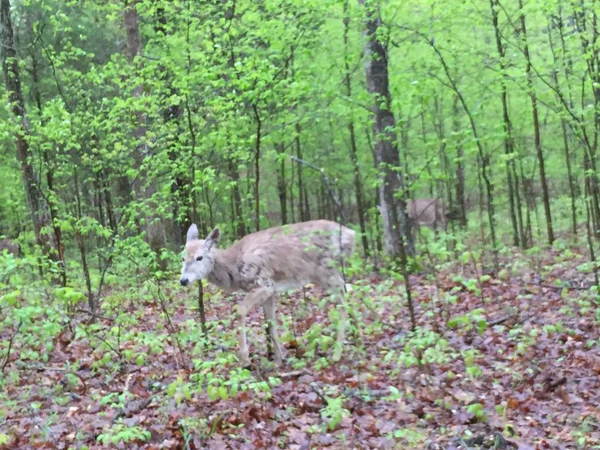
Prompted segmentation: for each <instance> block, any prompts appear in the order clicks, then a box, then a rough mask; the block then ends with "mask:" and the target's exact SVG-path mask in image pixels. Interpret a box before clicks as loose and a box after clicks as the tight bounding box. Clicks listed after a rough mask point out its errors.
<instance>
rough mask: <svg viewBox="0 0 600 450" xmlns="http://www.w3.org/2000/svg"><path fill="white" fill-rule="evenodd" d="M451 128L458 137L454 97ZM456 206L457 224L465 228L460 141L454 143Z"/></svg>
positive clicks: (462, 155)
mask: <svg viewBox="0 0 600 450" xmlns="http://www.w3.org/2000/svg"><path fill="white" fill-rule="evenodd" d="M452 111H453V114H452V128H453V130H454V132H455V133H456V134H457V135H458V134H459V133H458V132H459V131H460V118H459V115H458V112H459V111H458V96H457V95H455V96H454V102H453V106H452ZM456 204H457V205H458V214H459V223H460V226H461V227H462V228H466V227H467V211H466V201H465V151H464V148H463V145H462V139H461V138H460V137H459V141H458V142H457V143H456Z"/></svg>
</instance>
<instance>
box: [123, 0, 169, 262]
mask: <svg viewBox="0 0 600 450" xmlns="http://www.w3.org/2000/svg"><path fill="white" fill-rule="evenodd" d="M137 2H138V0H133V1H131V2H129V3H128V4H127V5H126V6H125V14H124V26H125V31H126V34H127V58H128V60H129V62H130V63H131V64H137V62H136V57H139V56H141V54H142V48H143V47H142V38H141V35H140V29H139V17H138V13H137V9H136V4H137ZM143 91H144V87H143V86H142V85H139V86H136V87H135V88H134V89H133V96H134V98H136V99H139V98H141V97H142V96H143ZM135 116H136V120H137V124H136V127H135V130H134V137H135V139H136V141H137V142H136V149H135V153H134V159H135V162H136V169H137V170H138V171H141V170H144V168H143V162H144V159H145V153H146V152H147V146H146V145H144V144H143V143H142V142H141V141H142V139H143V138H144V136H145V134H146V128H145V127H144V122H145V120H146V115H145V113H144V112H143V110H142V109H141V108H139V107H138V108H137V109H136V111H135ZM138 178H142V179H143V178H144V177H138ZM134 188H135V190H136V191H137V192H138V193H139V195H141V197H142V198H143V199H144V200H146V201H147V202H148V203H147V206H148V208H150V209H154V206H155V205H154V204H153V201H151V200H150V199H151V198H152V196H153V195H154V194H155V193H156V192H158V186H157V183H156V180H150V181H149V182H148V183H144V182H141V181H138V182H136V183H135V184H134ZM146 239H147V241H148V245H149V246H150V248H151V249H152V251H153V252H154V253H155V255H156V261H157V263H158V265H159V267H160V268H161V269H162V270H165V269H166V261H164V260H163V259H162V258H160V254H161V251H162V249H164V248H165V247H166V232H165V224H164V222H163V221H162V220H161V219H158V218H157V219H154V220H152V219H151V218H150V217H148V219H147V229H146Z"/></svg>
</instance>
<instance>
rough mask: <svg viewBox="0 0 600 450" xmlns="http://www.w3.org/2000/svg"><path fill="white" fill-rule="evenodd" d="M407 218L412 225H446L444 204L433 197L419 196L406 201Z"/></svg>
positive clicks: (434, 226)
mask: <svg viewBox="0 0 600 450" xmlns="http://www.w3.org/2000/svg"><path fill="white" fill-rule="evenodd" d="M406 209H407V210H408V218H409V219H410V221H411V225H412V227H414V226H415V225H419V226H427V227H430V228H436V227H438V226H440V227H442V228H444V227H445V226H446V217H445V215H444V205H443V203H442V202H441V201H440V200H437V199H435V198H419V199H415V200H409V201H408V202H407V203H406Z"/></svg>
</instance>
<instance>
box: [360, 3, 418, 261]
mask: <svg viewBox="0 0 600 450" xmlns="http://www.w3.org/2000/svg"><path fill="white" fill-rule="evenodd" d="M359 3H360V4H361V5H363V6H364V7H365V9H366V12H367V19H366V24H365V25H366V30H365V34H366V43H365V49H364V50H365V72H366V78H367V88H368V91H369V93H370V94H372V95H373V96H374V105H373V107H372V112H373V133H374V135H375V164H376V167H377V170H379V171H380V178H381V183H380V186H379V204H380V213H381V217H382V223H383V234H384V249H385V252H386V253H387V254H388V255H389V256H391V257H392V258H398V257H399V258H400V259H401V260H403V261H405V260H406V257H407V256H408V255H412V254H414V244H413V239H412V236H411V234H410V232H409V223H408V216H407V214H406V201H405V200H404V197H405V195H406V193H405V191H404V190H405V186H404V176H403V174H402V172H401V171H400V168H401V167H402V166H401V165H400V157H399V152H398V143H397V138H396V133H395V131H394V129H395V128H396V121H395V119H394V115H393V114H392V112H391V108H390V107H391V103H392V101H391V100H392V99H391V94H390V90H389V72H388V61H387V49H386V47H385V45H384V44H383V43H382V42H381V41H380V40H379V38H378V34H379V27H380V26H381V25H382V20H381V17H380V15H379V11H378V5H377V4H376V2H375V1H373V0H359ZM405 243H406V245H405Z"/></svg>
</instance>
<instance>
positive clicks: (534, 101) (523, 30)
mask: <svg viewBox="0 0 600 450" xmlns="http://www.w3.org/2000/svg"><path fill="white" fill-rule="evenodd" d="M519 8H520V10H521V14H520V16H521V17H520V18H521V33H522V35H523V54H524V55H525V59H526V61H527V65H526V67H525V73H526V74H527V88H528V90H529V98H530V99H531V113H532V116H533V132H534V142H535V150H536V153H537V159H538V167H539V170H540V183H541V185H542V198H543V201H544V214H545V216H546V231H547V233H548V243H549V244H552V243H553V242H554V230H553V228H552V212H551V210H550V196H549V193H548V182H547V180H546V168H545V164H544V153H543V150H542V140H541V135H540V121H539V115H538V108H537V96H536V93H535V91H534V89H533V78H532V77H531V57H530V55H529V45H528V43H527V26H526V21H525V14H524V13H523V0H519Z"/></svg>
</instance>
